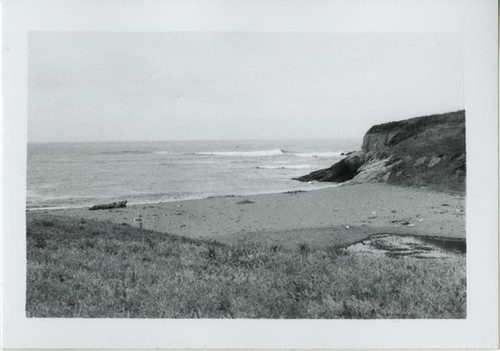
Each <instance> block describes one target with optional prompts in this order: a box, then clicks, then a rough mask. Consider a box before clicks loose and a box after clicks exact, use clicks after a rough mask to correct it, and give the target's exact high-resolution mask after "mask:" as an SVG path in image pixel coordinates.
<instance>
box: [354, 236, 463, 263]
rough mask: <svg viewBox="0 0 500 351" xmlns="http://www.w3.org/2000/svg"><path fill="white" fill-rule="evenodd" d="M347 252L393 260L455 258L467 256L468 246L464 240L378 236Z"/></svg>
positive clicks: (371, 237)
mask: <svg viewBox="0 0 500 351" xmlns="http://www.w3.org/2000/svg"><path fill="white" fill-rule="evenodd" d="M346 250H348V251H349V252H352V253H359V254H371V255H379V256H388V257H392V258H398V257H412V258H421V259H425V258H454V257H457V256H461V255H464V254H465V252H466V244H465V240H463V239H452V238H438V237H425V236H413V235H394V234H377V235H372V236H370V237H369V238H368V239H365V240H363V241H361V242H358V243H355V244H352V245H349V246H348V247H347V248H346Z"/></svg>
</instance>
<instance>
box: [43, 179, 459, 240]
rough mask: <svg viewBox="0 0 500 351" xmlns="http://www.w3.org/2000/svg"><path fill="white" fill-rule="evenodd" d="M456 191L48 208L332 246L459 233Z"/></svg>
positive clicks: (367, 190) (160, 227)
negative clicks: (384, 236)
mask: <svg viewBox="0 0 500 351" xmlns="http://www.w3.org/2000/svg"><path fill="white" fill-rule="evenodd" d="M464 206H465V200H464V197H463V196H461V195H450V194H446V193H439V192H433V191H429V190H425V189H415V188H403V187H396V186H391V185H386V184H359V185H346V186H340V187H334V188H327V189H321V190H315V191H309V192H299V193H282V194H265V195H254V196H229V197H218V198H208V199H202V200H186V201H177V202H165V203H158V204H147V205H135V206H130V207H127V208H121V209H113V210H100V211H89V210H88V209H87V208H83V209H65V210H51V211H48V212H50V213H53V214H58V215H68V216H72V217H79V218H88V219H98V220H110V221H113V222H116V223H126V224H130V225H135V224H134V218H137V217H138V216H139V215H142V218H143V219H144V227H145V229H150V230H155V231H159V232H168V233H172V234H177V235H182V236H187V237H192V238H205V239H214V240H217V241H222V242H228V243H234V242H239V241H242V240H243V241H255V242H258V243H265V244H280V245H285V246H289V245H297V244H299V243H308V244H309V245H312V246H325V245H339V244H346V243H351V242H355V241H358V240H360V239H363V238H366V237H367V236H369V235H371V234H377V233H396V234H415V235H426V236H440V237H450V238H461V239H463V238H465V213H464V212H465V209H464Z"/></svg>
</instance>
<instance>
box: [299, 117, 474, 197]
mask: <svg viewBox="0 0 500 351" xmlns="http://www.w3.org/2000/svg"><path fill="white" fill-rule="evenodd" d="M465 176H466V160H465V111H456V112H450V113H445V114H440V115H432V116H423V117H416V118H411V119H407V120H403V121H398V122H390V123H385V124H380V125H375V126H373V127H371V128H370V129H369V130H368V132H367V133H366V134H365V136H364V138H363V145H362V146H361V150H359V151H357V152H354V153H351V154H349V155H348V156H347V157H346V158H344V159H342V160H341V161H339V162H337V163H336V164H334V165H333V166H331V167H330V168H327V169H323V170H319V171H315V172H312V173H310V174H307V175H305V176H302V177H299V178H295V179H296V180H299V181H303V182H306V181H320V182H349V183H350V184H352V183H367V182H385V183H389V184H394V185H403V186H425V187H429V188H432V189H435V190H442V191H458V192H464V191H465Z"/></svg>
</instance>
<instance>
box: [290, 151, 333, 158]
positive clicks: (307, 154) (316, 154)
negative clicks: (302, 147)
mask: <svg viewBox="0 0 500 351" xmlns="http://www.w3.org/2000/svg"><path fill="white" fill-rule="evenodd" d="M293 155H295V156H297V157H321V158H323V157H342V152H340V151H334V152H333V151H332V152H297V153H293Z"/></svg>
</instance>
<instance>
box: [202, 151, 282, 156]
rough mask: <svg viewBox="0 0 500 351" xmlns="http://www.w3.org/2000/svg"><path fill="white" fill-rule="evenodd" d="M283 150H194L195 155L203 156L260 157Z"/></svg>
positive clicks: (277, 153) (280, 153)
mask: <svg viewBox="0 0 500 351" xmlns="http://www.w3.org/2000/svg"><path fill="white" fill-rule="evenodd" d="M283 154H284V152H283V150H281V149H272V150H257V151H207V152H195V155H205V156H233V157H234V156H238V157H260V156H279V155H283Z"/></svg>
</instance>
